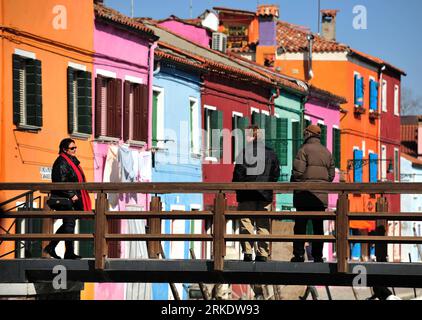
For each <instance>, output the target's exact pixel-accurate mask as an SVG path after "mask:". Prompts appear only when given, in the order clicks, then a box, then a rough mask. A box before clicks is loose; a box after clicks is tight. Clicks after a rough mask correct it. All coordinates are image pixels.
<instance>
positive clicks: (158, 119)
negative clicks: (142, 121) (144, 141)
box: [152, 87, 164, 148]
mask: <svg viewBox="0 0 422 320" xmlns="http://www.w3.org/2000/svg"><path fill="white" fill-rule="evenodd" d="M152 94H153V99H152V146H153V147H155V148H160V147H162V146H163V143H164V89H162V88H158V87H154V88H153V91H152Z"/></svg>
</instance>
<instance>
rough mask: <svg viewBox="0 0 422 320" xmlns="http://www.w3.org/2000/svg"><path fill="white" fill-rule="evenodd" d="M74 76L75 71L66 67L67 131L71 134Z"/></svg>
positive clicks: (72, 129) (72, 125)
mask: <svg viewBox="0 0 422 320" xmlns="http://www.w3.org/2000/svg"><path fill="white" fill-rule="evenodd" d="M74 76H75V69H73V68H71V67H68V68H67V131H68V132H69V133H73V131H74V123H73V111H74V108H75V106H74V103H73V99H74V94H75V92H74V91H73V81H74Z"/></svg>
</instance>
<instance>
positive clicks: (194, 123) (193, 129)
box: [189, 98, 201, 154]
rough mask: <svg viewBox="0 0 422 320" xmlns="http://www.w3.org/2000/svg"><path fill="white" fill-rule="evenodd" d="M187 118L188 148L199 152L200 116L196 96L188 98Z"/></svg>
mask: <svg viewBox="0 0 422 320" xmlns="http://www.w3.org/2000/svg"><path fill="white" fill-rule="evenodd" d="M189 119H190V121H189V131H190V132H189V133H190V150H191V153H193V154H200V152H201V150H200V141H201V140H200V139H201V137H200V132H199V129H200V127H199V120H200V117H199V105H198V100H197V99H196V98H189Z"/></svg>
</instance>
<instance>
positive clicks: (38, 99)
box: [26, 59, 42, 127]
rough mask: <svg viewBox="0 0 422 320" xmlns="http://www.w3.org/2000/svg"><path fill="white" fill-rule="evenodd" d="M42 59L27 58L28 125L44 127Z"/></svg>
mask: <svg viewBox="0 0 422 320" xmlns="http://www.w3.org/2000/svg"><path fill="white" fill-rule="evenodd" d="M41 93H42V80H41V61H40V60H32V59H27V60H26V97H27V107H26V113H27V114H26V117H27V121H26V124H27V125H31V126H37V127H42V96H41Z"/></svg>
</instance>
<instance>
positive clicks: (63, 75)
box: [0, 0, 94, 258]
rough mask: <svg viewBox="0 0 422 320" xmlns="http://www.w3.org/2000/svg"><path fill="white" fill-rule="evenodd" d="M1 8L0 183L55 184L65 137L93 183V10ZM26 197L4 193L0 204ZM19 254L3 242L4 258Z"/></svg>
mask: <svg viewBox="0 0 422 320" xmlns="http://www.w3.org/2000/svg"><path fill="white" fill-rule="evenodd" d="M0 8H1V11H0V19H1V20H0V31H1V33H0V50H1V60H0V63H1V65H0V70H1V74H0V90H1V92H0V96H1V102H0V181H1V182H50V181H51V180H50V176H51V167H52V164H53V162H54V160H55V158H56V157H57V153H58V145H59V143H60V140H61V139H63V138H65V137H72V138H74V139H75V140H76V144H77V145H78V153H77V156H78V158H79V159H80V160H81V165H82V167H83V169H84V171H85V174H86V176H87V177H86V178H87V180H88V181H93V163H94V162H93V151H92V145H91V142H92V141H91V131H92V130H91V118H92V117H91V91H92V90H91V88H92V85H91V71H92V61H93V35H94V32H93V30H94V17H93V12H94V11H93V2H92V1H74V0H62V1H60V2H57V1H54V0H43V1H39V0H14V1H8V0H0ZM20 193H21V192H19V191H18V192H0V202H3V201H6V200H7V199H10V198H12V197H14V196H15V195H18V194H20ZM35 196H37V195H35ZM43 196H45V195H43ZM18 201H20V200H18ZM22 201H25V199H23V200H22ZM16 205H19V202H13V203H11V204H10V206H9V207H14V206H16ZM34 205H35V206H37V205H38V203H36V204H34ZM0 225H1V227H2V228H3V229H0V230H1V231H0V232H4V229H6V230H10V232H11V233H14V232H16V228H17V227H18V228H19V226H18V224H17V223H15V221H13V220H11V219H0ZM25 228H26V229H25ZM27 229H28V225H27V226H26V227H24V229H21V230H20V232H27V233H28V232H31V230H27ZM13 250H14V242H4V243H2V244H1V245H0V256H1V255H4V254H5V253H8V252H10V251H13ZM13 257H15V253H14V252H12V253H10V254H9V255H7V256H5V257H4V258H13Z"/></svg>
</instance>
